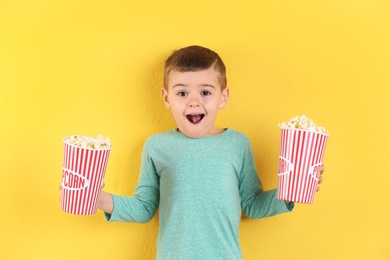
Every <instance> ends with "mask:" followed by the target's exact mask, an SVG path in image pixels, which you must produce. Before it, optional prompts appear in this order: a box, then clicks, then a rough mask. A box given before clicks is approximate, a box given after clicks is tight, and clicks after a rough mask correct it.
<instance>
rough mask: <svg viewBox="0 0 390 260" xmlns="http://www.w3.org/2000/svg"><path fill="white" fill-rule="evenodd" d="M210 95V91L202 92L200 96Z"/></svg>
mask: <svg viewBox="0 0 390 260" xmlns="http://www.w3.org/2000/svg"><path fill="white" fill-rule="evenodd" d="M209 95H211V92H210V91H206V90H205V91H202V96H209Z"/></svg>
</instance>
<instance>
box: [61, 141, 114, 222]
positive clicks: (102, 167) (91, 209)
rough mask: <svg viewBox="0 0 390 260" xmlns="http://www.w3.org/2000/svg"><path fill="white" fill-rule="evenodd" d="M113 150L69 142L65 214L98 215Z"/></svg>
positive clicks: (64, 182)
mask: <svg viewBox="0 0 390 260" xmlns="http://www.w3.org/2000/svg"><path fill="white" fill-rule="evenodd" d="M64 142H65V139H64ZM110 149H111V148H101V149H92V148H84V147H81V146H76V145H73V144H69V143H67V142H65V147H64V158H63V167H62V184H61V209H62V210H63V211H65V212H67V213H71V214H77V215H92V214H95V213H96V211H97V202H98V199H99V196H100V192H101V187H102V184H103V179H104V175H105V172H106V167H107V162H108V157H109V155H110Z"/></svg>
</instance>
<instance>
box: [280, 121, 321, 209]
mask: <svg viewBox="0 0 390 260" xmlns="http://www.w3.org/2000/svg"><path fill="white" fill-rule="evenodd" d="M328 137H329V135H328V134H323V133H317V132H313V131H309V130H301V129H290V128H282V129H281V135H280V152H279V169H278V189H277V198H278V199H279V200H286V201H294V202H300V203H306V204H312V203H313V201H314V195H315V193H316V188H317V185H318V178H319V175H320V172H319V170H318V169H319V166H321V164H322V161H323V158H324V154H325V147H326V143H327V141H328Z"/></svg>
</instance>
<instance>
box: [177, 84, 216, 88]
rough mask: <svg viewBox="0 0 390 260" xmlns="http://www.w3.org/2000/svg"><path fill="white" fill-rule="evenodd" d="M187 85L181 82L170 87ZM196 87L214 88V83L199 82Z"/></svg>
mask: <svg viewBox="0 0 390 260" xmlns="http://www.w3.org/2000/svg"><path fill="white" fill-rule="evenodd" d="M187 86H188V85H186V84H183V83H177V84H175V85H173V86H172V88H176V87H187ZM198 87H210V88H215V87H214V85H211V84H200V85H199V86H198Z"/></svg>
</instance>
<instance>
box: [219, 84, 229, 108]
mask: <svg viewBox="0 0 390 260" xmlns="http://www.w3.org/2000/svg"><path fill="white" fill-rule="evenodd" d="M228 101H229V89H228V88H225V89H224V90H223V91H222V98H221V102H220V103H219V109H224V108H225V107H226V105H227V102H228Z"/></svg>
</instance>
